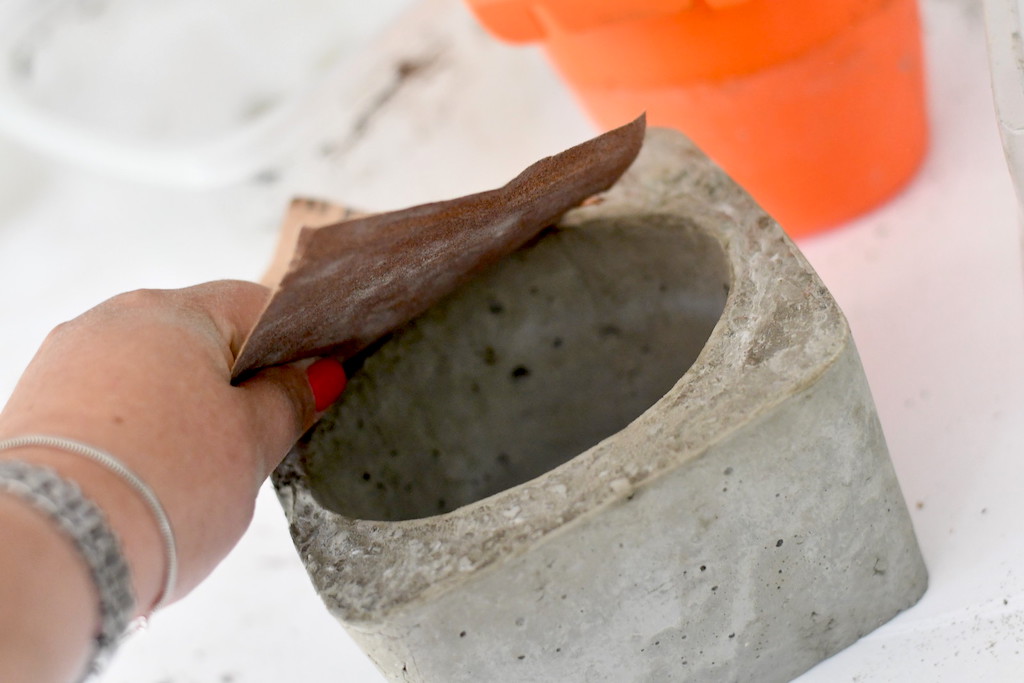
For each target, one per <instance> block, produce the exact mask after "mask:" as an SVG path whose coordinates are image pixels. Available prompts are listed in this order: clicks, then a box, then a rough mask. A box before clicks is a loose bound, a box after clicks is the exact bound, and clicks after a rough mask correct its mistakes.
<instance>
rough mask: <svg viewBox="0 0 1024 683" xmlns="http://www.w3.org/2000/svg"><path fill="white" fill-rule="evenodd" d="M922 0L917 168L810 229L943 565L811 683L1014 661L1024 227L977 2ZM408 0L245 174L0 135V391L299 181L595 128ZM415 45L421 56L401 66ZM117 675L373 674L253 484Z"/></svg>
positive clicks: (455, 172) (257, 253)
mask: <svg viewBox="0 0 1024 683" xmlns="http://www.w3.org/2000/svg"><path fill="white" fill-rule="evenodd" d="M366 5H367V4H366V3H364V4H361V10H360V11H367V10H365V6H366ZM923 11H924V21H925V35H926V49H927V60H928V66H929V74H930V78H929V99H930V114H931V122H932V143H931V149H930V151H929V154H928V157H927V159H926V161H925V163H924V165H923V167H922V169H921V171H920V173H919V174H918V175H917V177H916V178H915V179H914V181H913V182H912V183H911V184H910V185H909V186H908V187H907V188H906V190H905V191H903V192H902V193H901V194H900V195H899V196H897V197H896V198H895V199H893V200H892V201H891V202H889V203H888V204H887V205H885V206H884V207H882V208H879V209H878V210H876V211H874V212H872V213H871V214H869V215H866V216H863V217H862V218H860V219H858V220H855V221H852V222H851V223H849V224H848V225H846V226H844V227H842V228H841V229H838V230H835V231H833V232H830V233H828V234H826V235H823V236H820V237H815V238H811V239H807V240H804V241H802V242H801V243H800V246H801V248H802V249H803V251H804V252H805V253H806V254H807V256H808V258H809V259H810V261H811V263H812V264H813V265H814V267H815V268H816V269H817V270H818V272H819V273H820V275H821V277H822V278H823V280H824V281H825V283H826V284H827V285H828V287H829V288H830V290H831V291H832V293H833V294H834V296H835V297H836V299H837V300H838V301H839V304H840V306H841V307H842V309H843V310H844V311H845V313H846V315H847V316H848V318H849V321H850V325H851V327H852V329H853V332H854V337H855V339H856V342H857V346H858V348H859V350H860V353H861V356H862V359H863V362H864V366H865V370H866V372H867V376H868V380H869V382H870V384H871V387H872V390H873V392H874V395H875V400H876V403H877V406H878V412H879V415H880V417H881V421H882V425H883V428H884V430H885V433H886V436H887V438H888V442H889V446H890V450H891V454H892V459H893V462H894V464H895V467H896V471H897V473H898V476H899V480H900V483H901V485H902V488H903V491H904V494H905V497H906V500H907V503H908V506H909V508H910V513H911V516H912V519H913V521H914V526H915V529H916V531H917V535H918V539H919V541H920V544H921V549H922V551H923V553H924V557H925V561H926V562H927V565H928V569H929V572H930V577H931V582H930V588H929V590H928V592H927V593H926V595H925V596H924V598H923V599H922V600H921V601H920V603H918V604H917V605H916V606H915V607H913V608H912V609H910V610H908V611H906V612H905V613H903V614H902V615H900V616H899V617H897V618H896V619H895V620H893V621H892V622H890V623H889V624H887V625H885V626H883V627H882V628H880V629H878V630H877V631H875V632H873V633H871V634H869V635H867V636H866V637H864V638H863V639H862V640H861V641H859V642H858V643H856V644H855V645H853V646H852V647H850V648H848V649H847V650H845V651H843V652H842V653H840V654H839V655H837V656H835V657H833V658H831V659H830V660H828V661H826V662H824V663H822V664H821V665H819V666H818V667H816V668H815V669H813V670H812V671H810V672H808V673H807V674H805V675H804V676H802V677H801V678H800V679H799V680H800V681H801V683H823V682H826V681H829V682H831V681H860V682H868V681H871V682H874V681H1021V680H1024V382H1022V379H1024V354H1022V353H1021V350H1022V349H1024V282H1022V277H1021V231H1020V226H1019V224H1018V219H1017V209H1016V205H1015V201H1014V196H1013V191H1012V186H1011V183H1010V180H1009V178H1008V175H1007V172H1006V167H1005V164H1004V160H1003V156H1002V151H1001V148H1000V145H999V140H998V134H997V130H996V125H995V118H994V114H993V111H992V104H991V95H990V90H989V80H988V71H987V63H986V54H985V41H984V33H983V26H982V21H981V16H980V8H979V6H978V4H977V3H976V2H972V1H969V0H926V1H925V2H924V4H923ZM413 12H414V14H413V15H412V16H408V15H407V16H405V17H403V18H402V19H400V20H399V21H398V23H397V24H396V25H394V26H392V28H391V30H390V32H389V33H387V34H386V35H385V36H384V37H383V38H380V39H378V40H377V41H376V42H374V43H372V44H371V45H370V46H369V47H367V48H364V49H363V50H362V51H361V52H360V53H359V55H358V56H357V58H355V59H354V60H353V61H352V62H351V63H350V64H349V65H348V66H346V67H345V68H342V69H339V70H338V71H336V72H335V73H333V74H332V75H331V76H329V77H325V80H324V82H323V84H322V87H321V88H320V92H319V93H318V94H317V95H315V96H313V97H312V98H311V99H310V100H309V101H308V103H307V106H306V107H304V110H303V114H302V116H301V117H300V118H299V119H297V120H295V121H294V122H293V123H292V124H291V126H290V127H289V130H288V133H289V134H290V135H294V137H295V142H294V143H293V144H290V146H286V151H285V152H283V153H282V152H276V153H275V155H271V156H268V157H267V158H266V159H265V160H263V159H260V162H261V163H263V162H265V166H263V167H261V168H260V169H259V170H260V171H261V172H260V173H258V174H256V175H257V176H258V177H257V178H254V179H252V180H245V181H241V182H230V183H224V184H221V185H219V186H211V187H206V188H196V187H175V186H169V185H156V184H146V183H144V182H138V181H136V180H133V179H132V178H125V177H118V176H117V175H116V174H112V173H110V172H105V171H98V170H96V169H90V168H87V167H83V166H81V165H76V164H74V163H69V162H68V160H67V159H62V158H56V157H53V156H47V155H44V154H41V153H39V152H38V151H35V150H34V149H32V148H30V146H28V145H26V144H23V143H22V142H19V141H18V139H17V136H14V135H9V136H7V137H6V138H3V137H0V292H2V294H0V320H2V321H3V323H2V330H3V331H2V333H0V358H2V359H3V363H2V365H0V398H3V397H6V396H7V395H8V394H9V392H10V390H11V389H12V388H13V386H14V383H15V381H16V380H17V377H18V375H19V374H20V372H21V370H22V369H23V368H24V366H25V364H26V363H27V362H28V360H29V359H30V357H31V354H32V353H33V351H34V349H35V348H36V346H37V345H38V343H39V342H40V340H41V339H42V337H43V336H44V335H45V334H46V332H47V331H48V330H49V329H50V328H51V327H53V326H54V325H55V324H57V323H59V322H60V321H62V320H64V319H67V318H69V317H72V316H74V315H76V314H77V313H79V312H81V311H82V310H84V309H86V308H88V307H89V306H91V305H93V304H95V303H97V302H98V301H100V300H102V299H103V298H105V297H107V296H110V295H113V294H115V293H117V292H120V291H124V290H128V289H133V288H137V287H175V286H184V285H188V284H192V283H195V282H200V281H205V280H210V279H217V278H224V277H238V278H249V279H253V278H256V277H258V276H259V274H260V272H261V270H262V268H263V266H264V264H265V263H266V261H267V259H268V258H269V255H270V250H271V247H272V244H273V238H274V230H275V227H276V224H277V221H278V219H279V217H280V215H281V213H282V211H283V209H284V207H285V203H286V200H287V198H288V197H289V196H291V195H292V194H296V193H298V194H312V195H317V196H323V197H326V198H330V199H334V200H338V201H343V202H348V203H350V204H354V205H358V206H363V207H366V208H370V209H388V208H397V207H401V206H404V205H407V204H410V203H413V202H420V201H425V200H431V199H442V198H447V197H450V196H456V195H459V194H464V193H466V192H470V191H476V190H480V189H486V188H489V187H491V186H497V185H498V184H500V183H502V182H504V181H505V180H507V179H508V178H509V177H511V176H512V175H514V174H515V173H516V172H518V171H519V170H520V169H521V168H522V167H524V166H525V165H527V164H528V163H529V162H531V161H533V160H534V159H536V158H538V157H539V156H542V155H544V154H548V153H551V152H555V151H558V150H560V149H562V148H564V147H567V146H569V145H571V144H575V143H576V142H579V141H581V140H583V139H584V138H586V137H589V136H590V135H591V134H592V132H593V131H592V130H591V128H590V126H589V124H588V123H587V122H586V120H585V119H584V118H583V117H582V116H581V114H580V113H579V112H578V110H577V109H576V107H575V105H574V103H573V101H572V99H571V98H570V97H569V96H568V95H567V94H566V93H565V91H564V90H563V88H562V87H561V86H560V84H559V83H558V81H557V79H555V77H554V76H553V75H552V74H551V73H550V72H549V70H548V69H547V67H546V65H545V63H544V61H543V59H542V58H541V57H540V55H539V54H538V53H537V52H536V51H535V50H533V49H529V48H526V49H522V48H511V47H507V46H503V45H499V44H496V43H494V42H493V41H491V40H489V39H488V38H487V37H486V36H484V35H483V34H482V33H481V32H480V31H479V30H477V29H475V28H474V27H473V25H472V23H471V22H470V21H468V20H467V18H466V15H465V12H464V10H462V9H461V7H460V6H458V5H457V4H453V3H452V2H449V1H448V0H427V2H426V3H425V4H421V5H420V6H419V7H417V8H415V9H414V10H413ZM183 58H188V57H187V56H185V57H183ZM403 60H404V61H406V62H409V63H413V64H419V65H421V66H420V67H419V68H414V69H412V71H414V73H413V75H411V76H409V77H408V78H405V79H398V78H396V76H395V65H396V64H397V63H398V62H401V61H403ZM170 85H172V86H173V84H170ZM187 97H188V94H187V92H184V91H183V93H182V99H183V103H184V104H187ZM252 152H253V156H254V157H255V158H257V159H259V154H260V150H254V151H252ZM104 680H105V681H110V682H112V683H121V682H131V683H140V682H143V683H144V682H151V683H189V682H192V681H196V682H200V681H201V682H204V683H205V682H214V683H229V682H230V683H256V682H267V683H270V682H274V683H277V682H279V681H309V682H311V683H319V682H321V681H325V682H326V681H345V682H354V683H376V682H378V681H382V680H383V679H382V677H381V676H380V674H379V673H377V672H376V670H375V669H374V667H373V666H372V664H371V663H370V662H369V661H368V660H367V659H366V657H365V656H364V655H362V654H361V653H360V651H359V650H358V649H357V648H356V647H355V645H354V644H352V643H351V641H350V640H348V638H347V636H346V635H345V633H344V631H343V630H342V629H341V627H340V626H338V625H337V624H336V622H334V621H333V619H332V618H331V617H330V616H329V615H328V614H327V612H326V610H325V609H324V608H323V606H322V605H321V603H320V602H319V599H318V598H317V597H316V595H315V594H314V592H313V590H312V587H311V586H310V584H309V581H308V579H307V577H306V575H305V572H304V570H303V568H302V566H301V565H300V563H299V561H298V558H297V556H296V553H295V551H294V549H293V548H292V545H291V542H290V539H289V538H288V534H287V528H286V523H285V520H284V516H283V514H282V512H281V511H280V508H279V507H278V504H277V501H276V499H275V498H274V496H273V493H272V492H271V491H270V490H269V489H268V487H264V490H263V491H262V493H261V496H260V498H259V501H258V504H257V510H256V516H255V520H254V522H253V524H252V527H251V528H250V530H249V531H248V533H247V534H246V535H245V537H244V538H243V539H242V541H241V543H240V544H239V546H238V547H237V549H236V550H235V552H234V553H233V554H232V555H231V556H230V557H229V558H228V559H227V560H226V561H225V562H224V563H223V564H222V565H221V566H220V567H219V568H218V569H217V570H216V572H215V573H214V574H213V576H212V577H211V578H210V579H209V581H207V582H206V583H205V584H204V585H203V586H201V587H200V588H199V589H197V590H196V591H195V592H194V593H193V594H192V595H191V596H190V597H189V598H187V599H186V600H184V601H183V602H181V603H179V604H177V605H174V606H172V607H170V608H168V609H167V610H166V611H164V612H163V613H161V614H160V615H158V617H157V618H156V619H155V620H154V623H153V625H152V628H151V629H150V630H149V631H148V632H147V633H145V634H142V635H141V636H139V637H136V638H135V639H133V640H132V641H130V642H129V643H127V644H126V646H125V647H124V648H123V650H122V653H121V656H120V658H119V659H118V660H117V661H116V662H115V663H114V665H113V666H112V667H111V669H110V670H109V671H108V673H107V675H106V676H105V677H104Z"/></svg>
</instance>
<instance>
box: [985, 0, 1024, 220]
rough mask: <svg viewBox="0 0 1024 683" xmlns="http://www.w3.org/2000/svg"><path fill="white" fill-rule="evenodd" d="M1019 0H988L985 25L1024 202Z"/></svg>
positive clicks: (1008, 148)
mask: <svg viewBox="0 0 1024 683" xmlns="http://www.w3.org/2000/svg"><path fill="white" fill-rule="evenodd" d="M1020 19H1021V8H1020V4H1019V0H985V28H986V31H987V33H988V54H989V61H990V65H991V72H992V92H993V95H994V97H995V104H996V114H997V116H998V118H999V134H1000V136H1001V137H1002V140H1003V149H1004V151H1005V153H1006V163H1007V165H1008V166H1009V167H1010V176H1011V177H1012V178H1013V185H1014V189H1015V190H1016V192H1017V202H1018V204H1019V205H1024V38H1022V27H1021V21H1020Z"/></svg>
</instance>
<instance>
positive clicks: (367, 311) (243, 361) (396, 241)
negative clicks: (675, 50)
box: [232, 116, 645, 380]
mask: <svg viewBox="0 0 1024 683" xmlns="http://www.w3.org/2000/svg"><path fill="white" fill-rule="evenodd" d="M644 129H645V119H644V117H643V116H641V117H640V118H638V119H636V120H635V121H633V122H632V123H629V124H626V125H625V126H622V127H621V128H616V129H615V130H612V131H609V132H608V133H605V134H603V135H600V136H598V137H596V138H593V139H591V140H589V141H587V142H584V143H583V144H581V145H577V146H576V147H572V148H570V149H568V150H566V151H564V152H562V153H560V154H556V155H555V156H551V157H546V158H544V159H541V160H540V161H538V162H536V163H535V164H533V165H532V166H530V167H529V168H527V169H526V170H525V171H523V172H522V173H521V174H519V175H518V176H517V177H516V178H514V179H513V180H512V181H510V182H509V183H508V184H506V185H505V186H503V187H501V188H498V189H496V190H491V191H488V192H481V193H478V194H472V195H468V196H465V197H460V198H458V199H452V200H448V201H443V202H435V203H431V204H423V205H420V206H414V207H412V208H408V209H403V210H400V211H392V212H389V213H380V214H373V215H368V216H362V217H357V218H350V219H348V220H342V221H340V222H338V223H334V224H331V225H327V226H323V227H303V228H302V230H301V231H300V232H299V235H298V239H297V240H296V246H295V252H294V255H293V257H292V260H291V263H290V264H289V266H288V269H287V272H285V274H284V276H283V277H281V279H280V282H279V283H278V284H277V287H276V289H275V291H274V293H273V294H272V296H271V298H270V300H269V301H268V303H267V306H266V308H265V310H264V311H263V313H262V315H261V316H260V318H259V320H258V321H257V323H256V325H255V327H254V328H253V330H252V331H251V332H250V333H249V337H248V338H247V339H246V341H245V342H244V343H243V346H242V348H241V350H240V352H239V354H238V357H237V359H236V360H235V364H234V367H233V368H232V377H233V379H235V380H238V379H241V378H244V377H245V376H246V375H248V374H251V373H252V372H255V371H257V370H258V369H260V368H262V367H267V366H271V365H277V364H281V363H287V362H290V361H294V360H299V359H301V358H308V357H313V356H336V357H339V358H342V359H345V358H350V357H352V356H353V355H355V354H356V353H358V352H359V351H360V350H362V349H364V348H366V347H367V346H368V345H370V344H372V343H373V342H374V341H376V340H378V339H380V338H381V337H382V336H384V335H386V334H388V333H389V332H392V331H394V330H396V329H398V328H399V327H401V326H403V325H404V324H405V323H407V322H409V321H410V320H412V319H413V318H415V317H417V316H418V315H420V314H421V313H423V312H424V311H426V310H427V309H428V308H430V307H431V306H432V305H433V304H435V303H437V302H438V301H440V300H441V299H442V298H444V297H445V296H447V295H448V294H450V293H451V292H452V291H454V290H455V289H456V288H458V287H459V286H461V285H462V284H464V283H465V282H467V281H468V280H470V279H471V278H472V277H473V276H474V275H475V274H476V273H478V272H480V271H481V270H483V269H484V268H486V267H487V266H489V265H491V264H493V263H494V262H496V261H497V260H499V259H500V258H502V257H504V256H506V255H508V254H509V253H511V252H513V251H515V250H516V249H518V248H519V247H521V246H522V245H524V244H525V243H527V242H528V241H529V240H530V239H532V238H533V237H535V236H536V235H537V233H539V232H540V231H541V230H543V229H544V228H545V227H547V226H549V225H552V224H553V223H555V222H556V221H557V220H558V219H559V218H560V217H561V216H562V214H564V213H565V212H566V211H568V210H569V209H571V208H572V207H574V206H576V205H578V204H580V203H581V202H582V201H583V200H585V199H586V198H587V197H590V196H591V195H594V194H596V193H598V192H602V191H604V190H606V189H608V188H609V187H611V186H612V185H613V184H614V183H615V181H616V180H618V178H619V176H621V175H622V173H623V172H624V171H625V170H626V169H627V168H628V167H629V165H630V164H631V163H632V162H633V160H634V159H635V158H636V155H637V153H638V152H639V151H640V147H641V145H642V144H643V136H644ZM298 208H299V209H301V208H302V207H301V205H299V207H298ZM295 209H296V207H295V206H294V205H293V212H292V213H293V214H295V213H296V211H294V210H295ZM272 276H273V277H276V273H274V274H272Z"/></svg>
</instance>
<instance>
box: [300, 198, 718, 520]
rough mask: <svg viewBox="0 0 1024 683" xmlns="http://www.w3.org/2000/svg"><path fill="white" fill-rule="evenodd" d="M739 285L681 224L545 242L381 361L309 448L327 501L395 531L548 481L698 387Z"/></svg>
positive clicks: (552, 234) (579, 226) (615, 228)
mask: <svg viewBox="0 0 1024 683" xmlns="http://www.w3.org/2000/svg"><path fill="white" fill-rule="evenodd" d="M730 280H731V276H730V270H729V266H728V262H727V259H726V255H725V253H724V251H723V249H722V246H721V245H720V244H719V243H718V242H717V241H716V240H715V239H714V238H712V237H710V236H708V235H707V234H705V233H703V232H701V231H699V230H697V229H696V228H694V227H692V226H691V225H690V223H689V222H688V221H686V220H685V219H684V218H680V217H678V216H669V215H661V214H654V215H628V216H621V217H617V218H614V219H610V218H600V219H596V218H595V219H591V220H579V221H577V222H576V223H574V224H573V225H572V226H571V227H567V228H559V229H553V230H550V231H548V232H546V233H544V234H543V235H542V236H541V237H540V238H538V239H537V240H536V241H535V242H534V243H533V244H531V245H529V246H528V247H526V248H525V249H523V250H520V251H519V252H517V253H515V254H513V255H512V256H511V257H510V258H508V259H506V260H505V261H503V262H501V263H500V264H498V265H497V266H496V267H494V268H492V269H490V270H488V271H487V272H486V273H484V274H483V275H482V276H481V277H480V278H479V279H477V280H476V281H474V282H473V283H471V284H470V285H469V286H467V287H465V288H463V289H462V290H460V291H459V292H457V293H456V294H454V295H453V296H452V297H450V298H449V299H447V300H446V301H444V302H442V303H441V304H439V305H438V306H435V307H434V308H433V309H432V310H430V311H429V312H428V313H427V314H425V315H424V316H422V317H421V318H420V319H418V320H416V321H414V322H413V323H412V324H411V325H409V326H408V327H406V328H405V329H403V330H402V331H401V332H399V333H397V334H396V335H395V336H394V337H393V338H392V339H391V340H389V341H388V342H387V343H386V344H384V345H383V346H382V347H381V348H380V349H379V350H378V351H377V352H376V353H375V354H373V355H372V356H370V357H369V358H368V359H367V361H366V363H365V365H364V366H363V369H362V370H361V371H360V372H359V373H358V374H356V375H355V376H354V377H353V378H352V381H351V382H350V384H349V387H348V389H347V391H346V393H345V395H344V396H343V397H342V399H341V400H340V401H339V402H338V403H337V404H336V405H335V406H334V407H333V408H332V410H331V412H330V414H328V415H327V416H326V417H325V418H324V420H322V421H321V423H320V424H319V425H318V426H317V427H316V428H315V429H314V430H313V432H312V433H311V434H310V435H309V444H308V445H307V446H306V447H305V448H304V449H303V467H304V468H305V471H306V474H307V476H308V481H309V486H310V489H311V491H312V493H313V495H314V496H315V498H316V500H317V501H318V502H319V503H320V504H321V505H323V506H324V507H326V508H328V509H330V510H333V511H335V512H338V513H340V514H343V515H346V516H348V517H353V518H359V519H373V520H390V521H396V520H403V519H415V518H420V517H427V516H431V515H436V514H441V513H444V512H448V511H450V510H454V509H455V508H458V507H461V506H463V505H466V504H468V503H472V502H474V501H477V500H480V499H483V498H486V497H487V496H489V495H492V494H494V493H497V492H499V491H502V490H504V489H507V488H510V487H513V486H516V485H517V484H521V483H523V482H526V481H528V480H530V479H533V478H535V477H537V476H540V475H542V474H544V473H545V472H547V471H549V470H551V469H553V468H555V467H557V466H559V465H561V464H563V463H565V462H566V461H568V460H570V459H571V458H573V457H574V456H576V455H577V454H579V453H581V452H583V451H585V450H586V449H588V448H589V447H591V446H593V445H594V444H596V443H597V442H599V441H600V440H602V439H604V438H606V437H608V436H610V435H612V434H614V433H615V432H617V431H619V430H621V429H622V428H623V427H625V426H626V425H627V424H629V423H630V422H631V421H633V420H634V419H636V418H637V417H638V416H640V415H641V414H643V413H644V411H646V410H647V408H649V407H650V406H651V405H652V404H653V403H654V402H656V401H657V400H658V399H660V398H661V397H662V396H663V395H664V394H665V393H666V392H667V391H668V390H669V389H670V388H671V387H672V386H673V385H674V384H675V383H676V382H677V381H678V380H679V378H680V377H682V376H683V374H684V373H685V372H686V370H687V369H688V368H689V367H690V366H691V365H692V364H693V362H694V360H696V358H697V356H698V355H699V354H700V352H701V349H702V348H703V347H704V344H705V343H706V342H707V339H708V337H709V336H710V334H711V331H712V329H713V328H714V326H715V324H716V323H717V322H718V320H719V318H720V317H721V314H722V311H723V309H724V307H725V301H726V297H727V295H728V290H729V287H730Z"/></svg>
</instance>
